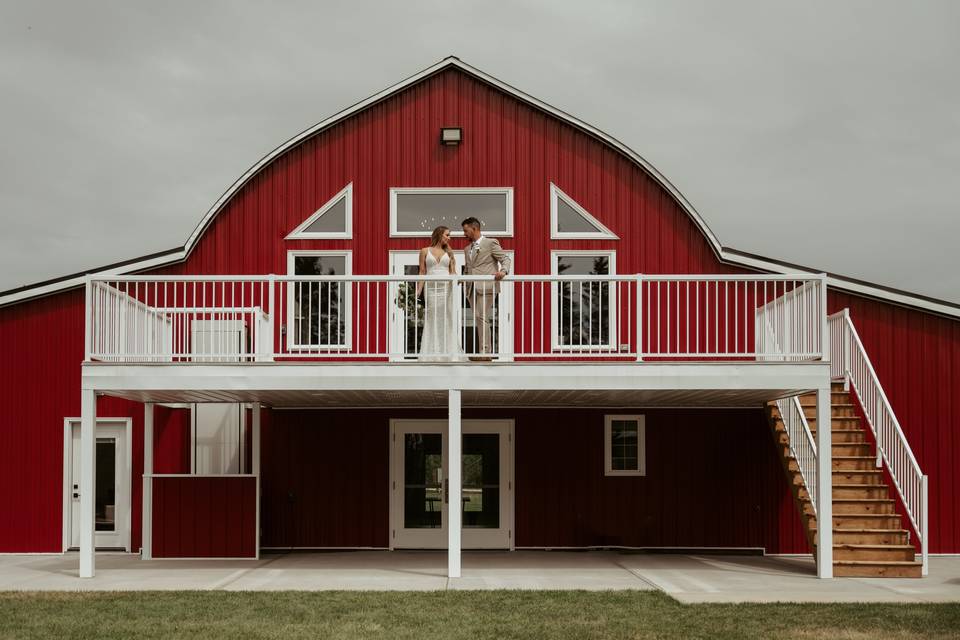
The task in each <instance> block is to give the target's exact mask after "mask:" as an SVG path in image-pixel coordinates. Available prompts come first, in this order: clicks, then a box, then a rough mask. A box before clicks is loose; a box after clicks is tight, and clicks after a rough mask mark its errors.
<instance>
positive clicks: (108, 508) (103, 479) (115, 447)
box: [68, 422, 131, 550]
mask: <svg viewBox="0 0 960 640" xmlns="http://www.w3.org/2000/svg"><path fill="white" fill-rule="evenodd" d="M126 438H127V431H126V427H125V426H123V425H108V424H98V425H97V440H96V455H97V462H96V469H95V471H94V475H95V480H96V488H95V490H94V532H95V533H94V536H95V541H94V545H95V546H96V547H97V548H103V549H127V550H129V545H130V529H129V527H130V518H129V511H130V505H129V500H130V497H129V491H130V481H131V478H130V470H129V467H128V464H127V463H128V459H127V455H128V452H127V442H126ZM69 460H70V476H69V477H70V486H69V488H68V489H69V491H68V500H69V501H70V510H69V518H70V537H69V540H70V543H69V546H70V547H79V546H80V495H81V493H82V492H83V490H84V487H82V486H81V484H80V423H79V422H72V423H71V425H70V457H69Z"/></svg>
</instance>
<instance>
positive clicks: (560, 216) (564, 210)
mask: <svg viewBox="0 0 960 640" xmlns="http://www.w3.org/2000/svg"><path fill="white" fill-rule="evenodd" d="M550 237H551V238H553V239H555V240H561V239H569V238H606V239H609V240H619V238H618V237H617V234H615V233H614V232H613V231H610V229H608V228H607V227H605V226H604V225H603V223H602V222H600V221H599V220H597V219H596V218H594V217H593V216H592V215H590V213H589V212H587V210H586V209H584V208H583V207H581V206H580V205H579V204H578V203H577V201H576V200H574V199H573V198H571V197H570V196H568V195H567V194H565V193H564V192H563V191H562V190H561V189H560V187H558V186H557V185H555V184H553V183H552V182H551V183H550Z"/></svg>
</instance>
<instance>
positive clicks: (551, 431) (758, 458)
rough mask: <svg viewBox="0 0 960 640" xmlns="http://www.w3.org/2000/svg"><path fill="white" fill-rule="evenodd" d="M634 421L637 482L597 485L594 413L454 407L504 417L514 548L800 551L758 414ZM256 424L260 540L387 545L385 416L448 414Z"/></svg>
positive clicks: (279, 414)
mask: <svg viewBox="0 0 960 640" xmlns="http://www.w3.org/2000/svg"><path fill="white" fill-rule="evenodd" d="M617 412H622V411H621V410H618V411H617ZM642 413H644V414H645V415H646V416H647V422H646V424H647V427H646V429H647V469H648V475H647V476H646V477H643V478H624V477H621V478H608V477H605V476H604V475H603V415H604V412H603V411H602V410H593V409H591V410H586V409H575V410H557V409H545V410H530V409H523V410H499V411H495V410H479V409H467V410H465V411H464V418H513V419H514V420H515V421H516V431H515V438H516V454H515V455H516V541H517V545H518V546H589V545H625V546H678V545H687V546H708V547H710V546H713V547H716V546H729V547H765V548H766V549H767V551H768V552H770V553H789V552H807V551H808V549H807V548H806V543H805V542H804V540H803V535H802V531H801V530H800V527H799V522H798V520H797V516H796V510H795V508H794V506H793V503H792V501H791V498H790V494H789V493H788V492H787V491H785V490H784V489H785V485H784V481H783V472H782V471H781V469H780V467H779V466H778V462H777V459H776V455H775V449H774V446H773V441H772V438H771V436H770V433H769V427H768V426H767V425H766V422H765V420H764V417H763V413H762V411H760V410H714V411H709V410H696V411H681V410H664V409H658V410H644V411H642ZM265 415H268V416H269V418H268V419H267V420H265V422H264V431H263V460H262V464H263V497H262V499H261V510H262V511H261V514H262V515H261V523H262V526H263V529H264V533H263V539H262V544H263V545H264V546H266V547H337V546H339V547H369V546H374V547H385V546H388V545H389V514H388V504H389V493H390V488H389V476H388V466H389V462H388V461H389V448H390V442H389V435H388V434H389V421H390V419H391V418H441V419H442V418H444V417H445V415H446V414H445V412H444V411H439V410H436V409H432V410H431V409H424V410H415V409H404V410H374V409H371V410H317V411H309V410H296V411H293V410H289V411H288V410H277V411H267V412H266V413H265ZM268 423H269V426H267V424H268Z"/></svg>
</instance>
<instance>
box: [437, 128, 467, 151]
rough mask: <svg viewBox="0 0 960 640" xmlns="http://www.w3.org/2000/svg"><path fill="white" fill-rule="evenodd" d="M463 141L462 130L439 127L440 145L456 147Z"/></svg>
mask: <svg viewBox="0 0 960 640" xmlns="http://www.w3.org/2000/svg"><path fill="white" fill-rule="evenodd" d="M462 139H463V129H461V128H460V127H441V129H440V144H445V145H450V146H454V147H455V146H457V145H458V144H460V141H461V140H462Z"/></svg>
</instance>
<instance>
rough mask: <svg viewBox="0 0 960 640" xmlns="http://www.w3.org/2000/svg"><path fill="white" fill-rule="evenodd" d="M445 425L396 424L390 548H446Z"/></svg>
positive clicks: (428, 422) (394, 428)
mask: <svg viewBox="0 0 960 640" xmlns="http://www.w3.org/2000/svg"><path fill="white" fill-rule="evenodd" d="M445 431H446V424H445V423H441V422H440V421H437V420H427V421H422V422H417V421H409V420H398V421H395V422H394V425H393V433H392V435H391V437H392V438H393V452H394V453H393V461H394V467H393V469H394V473H393V475H394V477H393V479H392V489H393V496H394V500H393V509H394V514H393V518H392V520H393V540H392V544H391V546H394V547H400V548H407V549H439V548H442V547H445V546H446V544H447V510H446V505H445V504H444V503H445V497H446V496H445V495H444V491H443V490H444V484H445V483H444V480H445V479H446V473H447V465H446V455H445V450H446V433H445Z"/></svg>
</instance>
